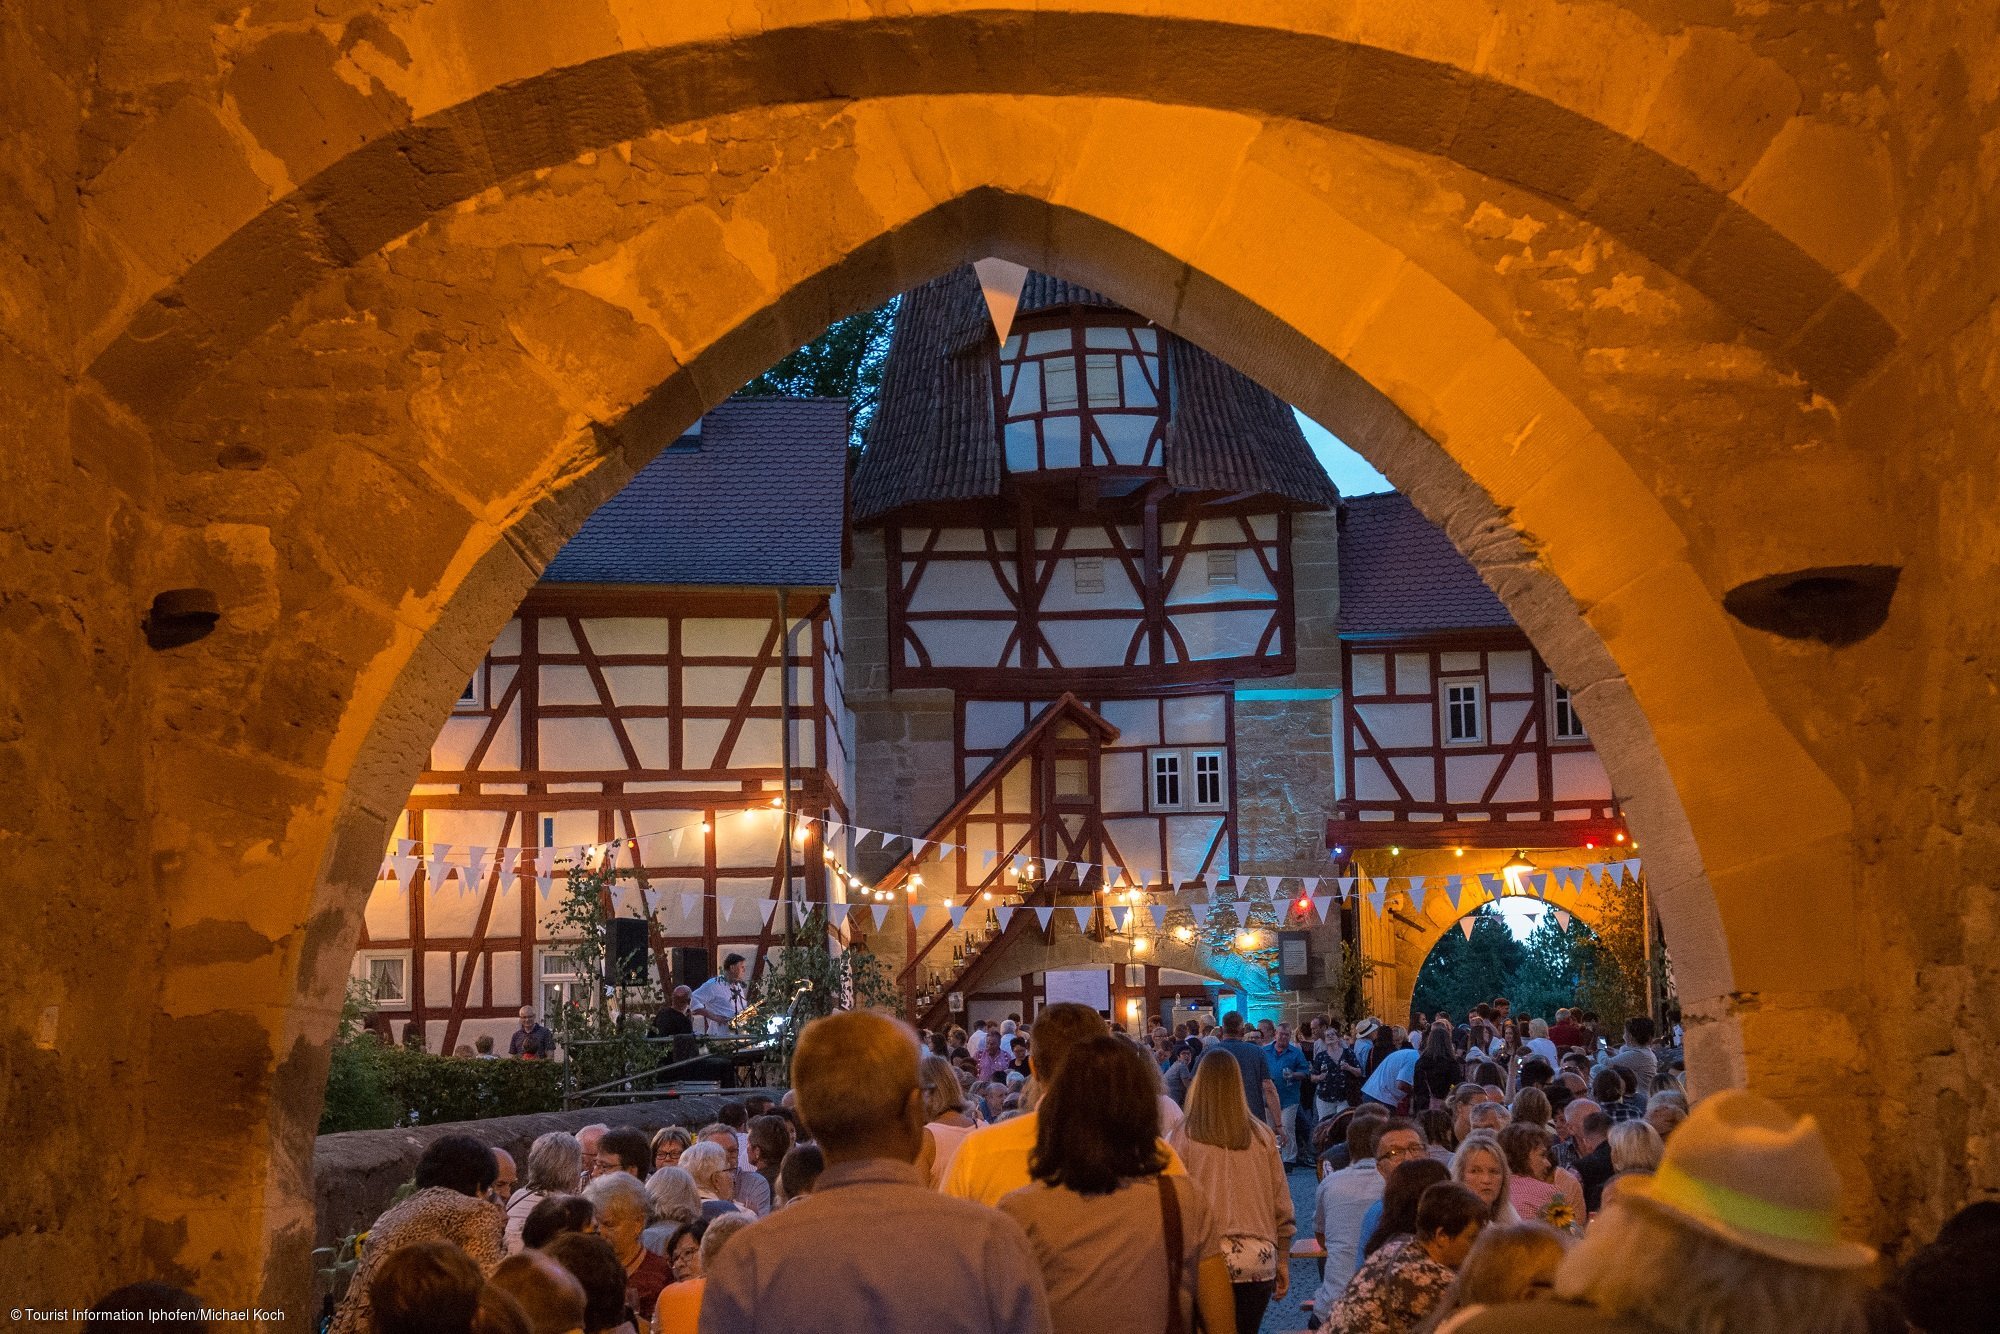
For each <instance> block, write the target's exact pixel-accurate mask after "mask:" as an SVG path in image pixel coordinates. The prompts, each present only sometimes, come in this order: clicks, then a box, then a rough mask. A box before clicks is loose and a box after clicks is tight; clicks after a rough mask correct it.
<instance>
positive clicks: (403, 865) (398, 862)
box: [389, 838, 417, 889]
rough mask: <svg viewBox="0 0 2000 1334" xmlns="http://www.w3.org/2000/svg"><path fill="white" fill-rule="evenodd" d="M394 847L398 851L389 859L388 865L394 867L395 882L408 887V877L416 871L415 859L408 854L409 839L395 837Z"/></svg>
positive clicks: (405, 887)
mask: <svg viewBox="0 0 2000 1334" xmlns="http://www.w3.org/2000/svg"><path fill="white" fill-rule="evenodd" d="M396 847H397V849H398V851H397V853H396V855H395V856H393V857H391V858H390V859H389V865H390V866H392V867H394V868H395V871H396V883H398V884H400V885H401V886H402V887H403V888H404V889H408V888H409V887H410V877H411V876H413V875H415V874H416V871H417V859H416V858H415V857H413V856H411V855H410V840H408V839H407V838H399V839H397V840H396Z"/></svg>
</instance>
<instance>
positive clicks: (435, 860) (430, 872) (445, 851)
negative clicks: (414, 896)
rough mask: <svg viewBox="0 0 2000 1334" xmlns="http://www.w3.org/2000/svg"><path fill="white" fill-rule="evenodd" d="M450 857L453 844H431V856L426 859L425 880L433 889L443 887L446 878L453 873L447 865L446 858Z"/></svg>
mask: <svg viewBox="0 0 2000 1334" xmlns="http://www.w3.org/2000/svg"><path fill="white" fill-rule="evenodd" d="M450 855H451V844H449V843H433V844H431V851H430V856H428V857H426V858H425V859H424V879H425V880H426V881H427V882H429V884H430V887H431V888H432V889H436V888H437V887H438V886H439V885H442V884H443V883H444V878H445V876H446V875H447V874H448V873H449V872H450V871H451V867H450V866H448V865H446V864H445V858H446V857H449V856H450Z"/></svg>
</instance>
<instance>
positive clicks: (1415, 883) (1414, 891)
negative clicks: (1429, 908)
mask: <svg viewBox="0 0 2000 1334" xmlns="http://www.w3.org/2000/svg"><path fill="white" fill-rule="evenodd" d="M1409 891H1410V906H1411V907H1412V908H1414V909H1416V910H1417V911H1418V912H1422V911H1423V910H1424V896H1425V894H1426V893H1428V891H1427V890H1425V888H1424V877H1422V876H1420V875H1413V876H1411V877H1410V885H1409Z"/></svg>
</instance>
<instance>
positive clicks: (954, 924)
mask: <svg viewBox="0 0 2000 1334" xmlns="http://www.w3.org/2000/svg"><path fill="white" fill-rule="evenodd" d="M964 925H965V905H964V904H963V903H954V904H952V905H951V929H952V930H954V931H956V930H958V929H959V928H960V927H962V926H964Z"/></svg>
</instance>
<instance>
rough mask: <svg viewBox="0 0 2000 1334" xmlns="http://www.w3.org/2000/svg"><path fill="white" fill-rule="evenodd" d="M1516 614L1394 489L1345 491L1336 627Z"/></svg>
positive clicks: (1458, 622) (1433, 626) (1378, 629)
mask: <svg viewBox="0 0 2000 1334" xmlns="http://www.w3.org/2000/svg"><path fill="white" fill-rule="evenodd" d="M1513 624H1514V618H1513V617H1511V616H1509V615H1508V614H1507V609H1506V608H1505V607H1504V606H1502V605H1501V604H1500V599H1499V598H1497V597H1495V596H1493V590H1492V589H1490V588H1488V587H1487V586H1486V583H1485V581H1484V580H1482V579H1481V578H1480V577H1479V573H1478V571H1476V570H1474V569H1473V568H1472V565H1471V563H1470V562H1469V561H1467V560H1466V559H1465V557H1463V556H1461V555H1459V553H1458V548H1457V547H1454V546H1453V545H1452V544H1451V539H1450V538H1448V537H1446V536H1445V535H1444V533H1443V531H1442V530H1441V529H1439V528H1438V527H1437V526H1436V525H1435V524H1433V523H1432V522H1431V521H1430V520H1429V519H1426V518H1425V517H1424V516H1423V515H1421V514H1419V513H1418V512H1417V507H1416V506H1414V505H1412V504H1411V503H1410V502H1409V501H1408V500H1407V499H1406V498H1405V497H1403V496H1401V495H1399V494H1397V493H1396V492H1393V491H1391V492H1387V493H1384V494H1382V495H1373V496H1350V497H1349V498H1348V499H1347V501H1346V502H1345V507H1344V513H1343V514H1342V516H1341V523H1340V633H1341V634H1343V635H1420V634H1436V633H1438V632H1440V631H1445V630H1488V629H1500V628H1508V627H1512V626H1513Z"/></svg>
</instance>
